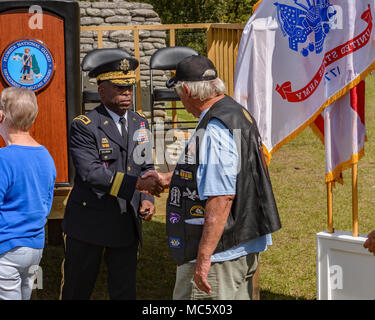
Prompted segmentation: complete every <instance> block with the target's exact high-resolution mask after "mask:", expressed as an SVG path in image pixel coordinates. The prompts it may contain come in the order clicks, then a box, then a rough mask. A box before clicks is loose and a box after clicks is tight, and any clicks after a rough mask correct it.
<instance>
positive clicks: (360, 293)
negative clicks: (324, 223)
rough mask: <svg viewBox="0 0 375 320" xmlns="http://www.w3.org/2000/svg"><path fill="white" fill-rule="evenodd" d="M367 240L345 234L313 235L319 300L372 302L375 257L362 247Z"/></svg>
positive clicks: (324, 233)
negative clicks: (314, 237)
mask: <svg viewBox="0 0 375 320" xmlns="http://www.w3.org/2000/svg"><path fill="white" fill-rule="evenodd" d="M366 239H367V235H359V237H353V236H352V233H350V232H344V231H335V233H328V232H326V231H324V232H319V233H318V234H317V235H316V267H317V299H318V300H360V299H361V300H374V299H375V257H374V255H373V254H372V253H370V252H368V250H367V249H365V248H364V247H363V243H364V242H365V241H366Z"/></svg>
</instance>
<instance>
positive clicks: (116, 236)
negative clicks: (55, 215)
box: [63, 105, 154, 247]
mask: <svg viewBox="0 0 375 320" xmlns="http://www.w3.org/2000/svg"><path fill="white" fill-rule="evenodd" d="M127 112H128V115H127V132H128V141H127V142H126V141H125V140H124V139H123V137H122V136H121V134H120V132H119V130H118V128H117V126H116V124H115V122H114V121H113V119H112V117H111V116H110V115H109V114H108V112H107V111H106V109H105V107H104V106H103V105H100V106H98V107H97V108H95V109H94V110H92V111H90V112H89V113H87V114H86V115H81V116H78V117H77V118H75V119H74V121H73V123H72V126H71V131H70V144H69V148H70V153H71V157H72V160H73V164H74V167H75V169H76V174H75V179H74V186H73V189H72V192H71V194H70V196H69V199H68V203H67V207H66V211H65V217H64V221H63V231H64V233H65V234H67V235H68V236H70V237H72V238H75V239H78V240H81V241H85V242H88V243H93V244H97V245H102V246H113V247H117V246H126V245H132V244H134V243H135V241H138V240H140V241H141V240H142V228H141V227H142V226H141V219H140V218H139V217H138V210H139V207H140V204H141V201H142V200H146V199H147V200H150V201H152V202H153V198H151V197H148V196H146V195H143V194H141V193H140V192H139V191H138V190H135V185H136V182H137V179H138V177H140V176H141V175H143V174H144V173H145V172H146V171H148V170H151V169H154V165H153V161H152V146H151V140H150V138H151V137H150V134H149V131H148V122H147V119H145V118H144V117H142V116H140V115H139V114H138V113H135V112H133V111H130V110H128V111H127Z"/></svg>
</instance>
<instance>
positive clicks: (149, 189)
mask: <svg viewBox="0 0 375 320" xmlns="http://www.w3.org/2000/svg"><path fill="white" fill-rule="evenodd" d="M135 188H136V189H137V190H139V191H140V192H142V193H145V194H151V195H153V196H157V197H159V195H160V193H161V192H163V190H164V188H163V186H162V185H161V183H160V179H159V174H158V172H157V171H155V170H150V171H147V172H146V174H144V175H143V176H142V177H140V178H138V180H137V184H136V186H135Z"/></svg>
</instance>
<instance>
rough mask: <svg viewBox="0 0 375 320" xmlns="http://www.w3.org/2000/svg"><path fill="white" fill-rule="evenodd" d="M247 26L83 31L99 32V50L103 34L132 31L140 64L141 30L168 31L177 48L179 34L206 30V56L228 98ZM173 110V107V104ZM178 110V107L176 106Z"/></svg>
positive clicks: (139, 82) (181, 26)
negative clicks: (212, 64) (186, 31)
mask: <svg viewBox="0 0 375 320" xmlns="http://www.w3.org/2000/svg"><path fill="white" fill-rule="evenodd" d="M244 27H245V25H244V24H226V23H200V24H165V25H137V26H87V27H86V26H84V27H81V31H94V32H97V35H98V37H97V39H98V40H97V41H98V48H103V32H104V31H117V30H131V31H133V37H134V40H133V41H134V56H135V58H136V59H137V60H138V61H140V50H139V47H140V38H139V32H140V31H141V30H166V31H168V32H169V46H171V47H173V46H175V45H176V30H182V29H204V30H206V34H207V56H208V58H210V59H211V60H212V61H213V62H214V64H215V66H216V68H217V70H218V73H219V77H220V78H221V79H222V80H223V81H224V83H225V84H226V86H227V92H228V95H230V96H231V95H233V92H234V84H233V83H234V70H235V66H236V59H237V52H238V45H239V43H240V40H241V35H242V31H243V28H244ZM136 77H137V110H138V111H142V109H141V106H142V101H141V70H140V68H138V69H137V70H136ZM172 106H173V104H172ZM174 106H175V105H174ZM172 118H173V121H176V120H177V113H176V110H172Z"/></svg>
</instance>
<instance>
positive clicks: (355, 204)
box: [352, 163, 358, 237]
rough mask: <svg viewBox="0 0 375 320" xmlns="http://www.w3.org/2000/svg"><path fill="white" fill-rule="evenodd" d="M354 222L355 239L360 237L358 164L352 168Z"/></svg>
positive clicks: (354, 164)
mask: <svg viewBox="0 0 375 320" xmlns="http://www.w3.org/2000/svg"><path fill="white" fill-rule="evenodd" d="M352 220H353V221H352V229H353V237H358V163H353V166H352Z"/></svg>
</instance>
